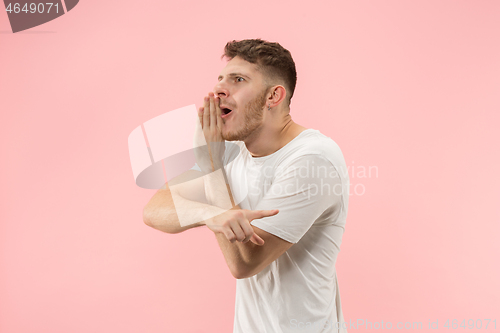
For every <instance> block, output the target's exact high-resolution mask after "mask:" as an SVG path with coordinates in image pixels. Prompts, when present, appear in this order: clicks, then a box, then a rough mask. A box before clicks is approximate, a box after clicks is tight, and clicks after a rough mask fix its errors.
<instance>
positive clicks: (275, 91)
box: [266, 85, 286, 108]
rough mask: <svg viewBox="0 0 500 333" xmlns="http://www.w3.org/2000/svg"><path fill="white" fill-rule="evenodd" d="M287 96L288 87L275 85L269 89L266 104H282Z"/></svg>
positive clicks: (273, 105)
mask: <svg viewBox="0 0 500 333" xmlns="http://www.w3.org/2000/svg"><path fill="white" fill-rule="evenodd" d="M285 98H286V89H285V87H283V86H281V85H278V86H273V87H271V89H270V90H269V94H268V95H267V101H266V106H267V107H269V106H270V107H271V108H274V107H276V106H278V105H280V104H281V102H283V101H284V100H285Z"/></svg>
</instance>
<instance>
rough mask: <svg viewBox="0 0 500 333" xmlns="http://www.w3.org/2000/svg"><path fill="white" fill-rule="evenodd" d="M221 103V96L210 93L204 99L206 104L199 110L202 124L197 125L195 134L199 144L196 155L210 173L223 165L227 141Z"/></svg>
mask: <svg viewBox="0 0 500 333" xmlns="http://www.w3.org/2000/svg"><path fill="white" fill-rule="evenodd" d="M219 103H220V99H219V97H215V96H214V94H213V93H209V94H208V96H206V97H205V99H204V106H203V107H200V108H199V110H198V118H199V121H200V126H197V131H196V134H195V135H196V136H195V143H196V144H197V146H198V148H196V149H195V157H196V162H197V163H198V166H199V167H200V169H201V170H202V171H203V172H204V173H210V172H213V171H215V170H217V169H220V168H222V167H223V165H222V161H223V156H224V151H225V142H224V139H222V124H223V123H222V118H221V113H222V111H221V109H220V106H219ZM203 138H204V141H203ZM204 142H206V145H205V144H204Z"/></svg>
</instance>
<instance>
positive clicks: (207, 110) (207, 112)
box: [203, 97, 210, 127]
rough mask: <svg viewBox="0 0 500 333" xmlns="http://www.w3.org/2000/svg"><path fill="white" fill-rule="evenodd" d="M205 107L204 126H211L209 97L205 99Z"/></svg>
mask: <svg viewBox="0 0 500 333" xmlns="http://www.w3.org/2000/svg"><path fill="white" fill-rule="evenodd" d="M204 102H205V104H204V108H203V126H204V127H207V126H210V100H209V98H208V97H205V100H204Z"/></svg>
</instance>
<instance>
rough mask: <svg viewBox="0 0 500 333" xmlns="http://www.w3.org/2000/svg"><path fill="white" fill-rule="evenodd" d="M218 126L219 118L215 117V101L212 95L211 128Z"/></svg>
mask: <svg viewBox="0 0 500 333" xmlns="http://www.w3.org/2000/svg"><path fill="white" fill-rule="evenodd" d="M216 126H217V120H216V118H215V101H214V97H213V95H210V128H211V129H214V128H216Z"/></svg>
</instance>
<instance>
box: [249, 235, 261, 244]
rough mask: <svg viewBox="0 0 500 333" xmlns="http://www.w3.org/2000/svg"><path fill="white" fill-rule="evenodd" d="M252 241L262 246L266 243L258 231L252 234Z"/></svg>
mask: <svg viewBox="0 0 500 333" xmlns="http://www.w3.org/2000/svg"><path fill="white" fill-rule="evenodd" d="M250 241H251V242H252V243H254V244H256V245H260V246H262V245H264V240H263V239H262V238H260V236H259V235H257V234H256V233H254V234H253V235H252V238H250Z"/></svg>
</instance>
